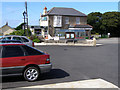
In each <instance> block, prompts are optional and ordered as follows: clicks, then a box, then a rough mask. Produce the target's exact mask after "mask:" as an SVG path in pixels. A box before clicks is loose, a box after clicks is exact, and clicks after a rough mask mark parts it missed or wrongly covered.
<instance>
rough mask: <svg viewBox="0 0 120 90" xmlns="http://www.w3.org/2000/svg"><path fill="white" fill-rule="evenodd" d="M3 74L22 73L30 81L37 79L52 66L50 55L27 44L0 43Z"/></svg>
mask: <svg viewBox="0 0 120 90" xmlns="http://www.w3.org/2000/svg"><path fill="white" fill-rule="evenodd" d="M0 63H2V66H1V67H0V68H1V69H2V76H9V75H18V74H21V75H23V76H24V78H25V79H26V80H28V81H35V80H36V79H38V77H39V75H40V74H42V73H46V72H49V71H50V70H51V68H52V64H51V63H50V55H48V54H46V53H44V52H42V51H39V50H37V49H35V48H33V47H30V46H27V45H25V44H0Z"/></svg>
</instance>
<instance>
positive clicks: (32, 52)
mask: <svg viewBox="0 0 120 90" xmlns="http://www.w3.org/2000/svg"><path fill="white" fill-rule="evenodd" d="M22 47H23V48H24V49H25V51H26V52H27V54H28V55H43V54H44V53H43V52H40V51H38V50H36V49H34V48H32V47H29V46H26V45H24V46H22Z"/></svg>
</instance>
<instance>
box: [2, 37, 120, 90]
mask: <svg viewBox="0 0 120 90" xmlns="http://www.w3.org/2000/svg"><path fill="white" fill-rule="evenodd" d="M97 43H100V44H103V45H100V46H96V47H89V46H88V47H87V46H86V47H83V46H64V45H63V46H61V45H37V46H36V48H37V49H39V50H42V51H45V52H47V53H49V54H50V56H51V62H52V64H53V68H52V70H51V72H50V73H46V74H43V75H41V77H40V78H39V79H38V80H37V81H35V82H27V81H25V80H24V79H23V78H22V77H21V76H10V77H3V80H2V87H3V89H10V88H11V89H12V90H13V89H14V88H21V87H22V88H29V87H31V88H33V87H34V88H37V87H49V85H50V86H51V85H52V86H55V87H57V86H58V87H60V85H62V86H63V84H65V87H67V86H66V84H67V83H68V84H72V85H75V84H76V85H78V86H79V87H80V86H81V87H82V86H83V87H85V88H86V87H87V85H88V88H91V87H95V86H98V88H102V87H105V86H106V88H107V86H108V87H111V86H113V87H116V86H120V85H119V83H118V81H119V80H118V77H120V74H119V72H118V40H117V39H116V38H110V39H104V40H103V39H102V40H98V41H97ZM87 82H89V83H88V84H87ZM100 83H102V84H100ZM104 83H106V84H104ZM46 85H47V86H46ZM56 85H57V86H56ZM84 85H86V86H84ZM62 86H61V88H63V87H62ZM100 86H101V87H100ZM53 88H54V87H53ZM105 90H106V89H105Z"/></svg>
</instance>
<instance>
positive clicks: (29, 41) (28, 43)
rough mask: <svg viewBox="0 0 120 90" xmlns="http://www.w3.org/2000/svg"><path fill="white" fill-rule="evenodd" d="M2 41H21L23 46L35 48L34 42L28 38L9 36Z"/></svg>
mask: <svg viewBox="0 0 120 90" xmlns="http://www.w3.org/2000/svg"><path fill="white" fill-rule="evenodd" d="M1 40H19V41H21V42H22V43H23V44H26V45H29V46H33V47H34V42H32V40H30V39H28V38H27V37H26V36H18V35H8V36H3V37H2V38H1Z"/></svg>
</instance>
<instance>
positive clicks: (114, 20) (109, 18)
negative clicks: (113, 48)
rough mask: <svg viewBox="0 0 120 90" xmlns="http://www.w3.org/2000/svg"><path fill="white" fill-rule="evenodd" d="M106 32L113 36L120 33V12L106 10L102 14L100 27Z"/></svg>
mask: <svg viewBox="0 0 120 90" xmlns="http://www.w3.org/2000/svg"><path fill="white" fill-rule="evenodd" d="M100 28H101V29H102V30H104V31H105V33H106V34H107V33H111V36H117V37H118V36H119V33H120V12H106V13H104V14H103V15H102V25H101V27H100Z"/></svg>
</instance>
